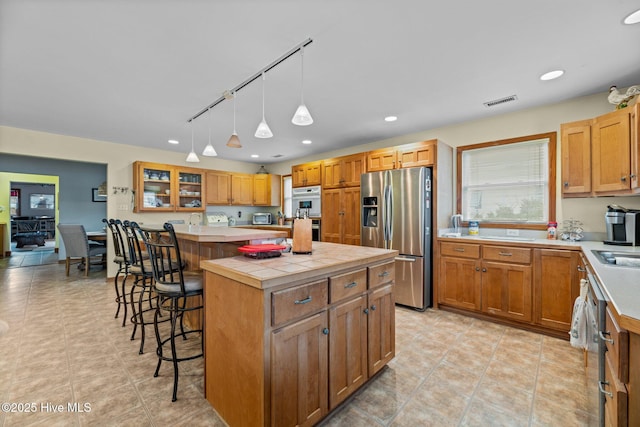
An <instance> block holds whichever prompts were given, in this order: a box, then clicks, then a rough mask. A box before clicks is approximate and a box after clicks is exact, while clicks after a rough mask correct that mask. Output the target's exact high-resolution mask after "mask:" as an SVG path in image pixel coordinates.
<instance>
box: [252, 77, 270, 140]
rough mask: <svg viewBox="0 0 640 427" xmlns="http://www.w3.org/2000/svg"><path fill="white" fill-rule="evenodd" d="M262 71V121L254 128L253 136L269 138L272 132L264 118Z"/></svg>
mask: <svg viewBox="0 0 640 427" xmlns="http://www.w3.org/2000/svg"><path fill="white" fill-rule="evenodd" d="M264 80H265V79H264V71H263V72H262V121H261V122H260V124H259V125H258V128H257V129H256V133H255V137H256V138H271V137H272V136H273V132H271V129H269V125H268V124H267V120H266V119H265V118H264Z"/></svg>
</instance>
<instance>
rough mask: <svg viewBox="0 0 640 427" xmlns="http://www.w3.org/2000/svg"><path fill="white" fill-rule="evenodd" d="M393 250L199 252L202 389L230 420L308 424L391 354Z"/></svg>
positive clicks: (317, 245) (333, 247)
mask: <svg viewBox="0 0 640 427" xmlns="http://www.w3.org/2000/svg"><path fill="white" fill-rule="evenodd" d="M397 254H398V252H397V251H395V250H386V249H377V248H369V247H361V246H350V245H340V244H335V243H325V242H313V246H312V253H311V254H309V255H294V254H292V253H285V254H282V256H280V257H276V258H266V259H253V258H249V257H245V256H235V257H232V258H225V259H218V260H205V261H202V262H201V263H200V266H201V267H202V269H203V270H204V271H205V283H204V312H205V396H206V398H207V400H208V401H209V402H210V403H211V405H212V406H213V407H214V408H215V409H216V411H217V412H218V414H219V415H220V416H221V417H222V418H224V420H225V422H226V423H227V424H228V425H230V426H290V425H291V426H294V425H301V426H302V425H314V424H316V423H317V422H318V421H320V420H321V419H323V418H324V417H326V416H327V415H328V414H329V413H330V412H331V411H332V410H334V409H335V408H337V407H338V406H339V405H340V403H342V402H343V401H344V400H345V399H346V398H347V397H348V396H350V395H351V394H352V393H354V392H355V391H356V390H358V389H359V388H360V387H361V386H362V385H364V384H365V383H366V382H367V381H369V380H371V379H372V378H374V376H375V375H376V374H377V373H378V372H379V371H380V370H381V369H382V368H383V367H384V366H385V365H386V364H387V363H388V362H389V361H390V360H391V359H392V358H393V357H394V355H395V310H394V298H393V285H394V278H395V256H397Z"/></svg>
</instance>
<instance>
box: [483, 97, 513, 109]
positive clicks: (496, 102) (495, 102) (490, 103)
mask: <svg viewBox="0 0 640 427" xmlns="http://www.w3.org/2000/svg"><path fill="white" fill-rule="evenodd" d="M517 99H518V97H517V96H515V95H511V96H507V97H505V98H500V99H494V100H493V101H487V102H485V103H484V106H485V107H493V106H495V105H500V104H504V103H505V102H511V101H516V100H517Z"/></svg>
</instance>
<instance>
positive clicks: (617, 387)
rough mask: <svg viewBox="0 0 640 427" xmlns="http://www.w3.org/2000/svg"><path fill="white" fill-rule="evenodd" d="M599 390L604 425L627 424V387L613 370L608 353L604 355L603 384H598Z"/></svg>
mask: <svg viewBox="0 0 640 427" xmlns="http://www.w3.org/2000/svg"><path fill="white" fill-rule="evenodd" d="M600 392H601V393H603V394H604V396H605V398H604V417H605V421H604V422H605V425H608V426H627V425H628V416H629V415H628V403H629V395H628V394H627V388H626V387H625V385H624V384H622V383H621V382H620V381H619V380H618V378H617V376H616V374H615V373H614V372H613V366H612V362H611V358H610V357H609V354H606V355H605V362H604V384H600Z"/></svg>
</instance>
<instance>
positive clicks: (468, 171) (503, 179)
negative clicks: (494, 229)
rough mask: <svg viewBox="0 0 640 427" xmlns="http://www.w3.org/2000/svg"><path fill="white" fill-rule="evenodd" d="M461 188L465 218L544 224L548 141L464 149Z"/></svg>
mask: <svg viewBox="0 0 640 427" xmlns="http://www.w3.org/2000/svg"><path fill="white" fill-rule="evenodd" d="M461 190H462V194H461V195H462V215H463V217H464V219H465V220H466V221H469V220H478V221H482V222H485V223H487V222H496V223H529V224H540V223H546V222H547V221H548V219H549V218H548V216H549V140H548V139H546V138H545V139H538V140H532V141H526V142H517V143H512V144H505V145H499V146H493V147H484V148H477V149H470V150H466V151H464V152H463V153H462V189H461Z"/></svg>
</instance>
